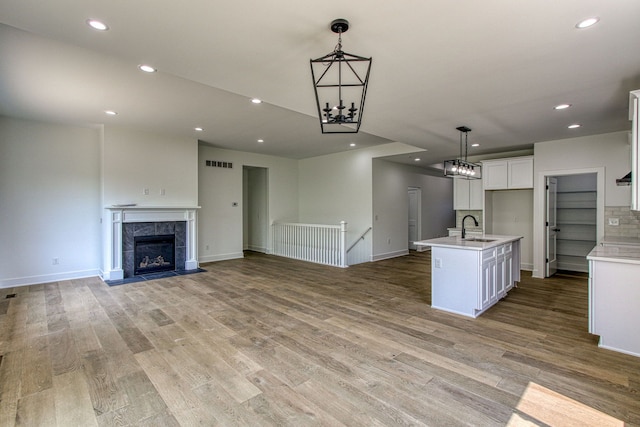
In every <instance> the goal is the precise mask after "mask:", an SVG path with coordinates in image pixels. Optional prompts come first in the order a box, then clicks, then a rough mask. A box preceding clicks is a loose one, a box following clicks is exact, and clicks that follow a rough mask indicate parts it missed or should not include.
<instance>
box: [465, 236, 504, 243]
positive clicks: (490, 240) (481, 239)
mask: <svg viewBox="0 0 640 427" xmlns="http://www.w3.org/2000/svg"><path fill="white" fill-rule="evenodd" d="M463 240H465V241H466V242H482V243H487V242H495V241H496V239H483V238H482V237H465V238H464V239H463Z"/></svg>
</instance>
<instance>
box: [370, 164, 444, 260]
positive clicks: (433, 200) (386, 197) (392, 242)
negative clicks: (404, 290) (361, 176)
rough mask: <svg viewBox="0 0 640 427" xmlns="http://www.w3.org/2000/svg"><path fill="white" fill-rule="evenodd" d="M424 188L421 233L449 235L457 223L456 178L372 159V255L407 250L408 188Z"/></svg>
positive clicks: (374, 256) (427, 237)
mask: <svg viewBox="0 0 640 427" xmlns="http://www.w3.org/2000/svg"><path fill="white" fill-rule="evenodd" d="M409 187H416V188H420V189H421V193H422V199H421V201H422V204H421V214H422V218H421V225H422V227H421V236H420V239H421V240H424V239H430V238H435V237H442V236H446V235H447V228H448V227H454V226H455V221H456V218H455V211H454V210H453V180H452V179H451V178H445V177H443V176H432V175H428V174H427V172H425V171H424V170H422V169H420V168H416V167H411V166H405V165H401V164H398V163H393V162H389V161H386V160H374V162H373V226H374V237H373V259H374V260H377V259H383V258H388V257H391V256H397V255H402V254H406V253H407V252H408V250H409V242H408V217H409V209H408V206H409V204H408V200H409V199H408V193H407V191H408V188H409Z"/></svg>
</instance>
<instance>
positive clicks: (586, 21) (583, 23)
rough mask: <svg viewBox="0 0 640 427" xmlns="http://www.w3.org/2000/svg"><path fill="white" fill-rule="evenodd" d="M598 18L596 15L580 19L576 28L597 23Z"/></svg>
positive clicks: (587, 26)
mask: <svg viewBox="0 0 640 427" xmlns="http://www.w3.org/2000/svg"><path fill="white" fill-rule="evenodd" d="M599 20H600V18H596V17H593V18H587V19H583V20H582V21H580V22H578V23H577V24H576V28H578V29H583V28H589V27H590V26H592V25H595V24H597V23H598V21H599Z"/></svg>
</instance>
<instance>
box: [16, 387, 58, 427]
mask: <svg viewBox="0 0 640 427" xmlns="http://www.w3.org/2000/svg"><path fill="white" fill-rule="evenodd" d="M54 397H55V396H54V391H53V389H52V388H49V389H46V390H42V391H40V392H38V393H34V394H30V395H28V396H25V397H22V398H20V400H19V401H18V409H17V413H16V418H15V425H16V426H55V425H57V420H56V408H55V402H54Z"/></svg>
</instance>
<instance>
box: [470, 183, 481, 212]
mask: <svg viewBox="0 0 640 427" xmlns="http://www.w3.org/2000/svg"><path fill="white" fill-rule="evenodd" d="M468 181H469V209H470V210H478V211H480V210H482V207H483V206H482V202H483V201H484V189H483V188H482V179H470V180H468Z"/></svg>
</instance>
